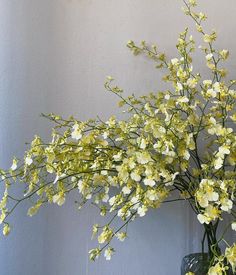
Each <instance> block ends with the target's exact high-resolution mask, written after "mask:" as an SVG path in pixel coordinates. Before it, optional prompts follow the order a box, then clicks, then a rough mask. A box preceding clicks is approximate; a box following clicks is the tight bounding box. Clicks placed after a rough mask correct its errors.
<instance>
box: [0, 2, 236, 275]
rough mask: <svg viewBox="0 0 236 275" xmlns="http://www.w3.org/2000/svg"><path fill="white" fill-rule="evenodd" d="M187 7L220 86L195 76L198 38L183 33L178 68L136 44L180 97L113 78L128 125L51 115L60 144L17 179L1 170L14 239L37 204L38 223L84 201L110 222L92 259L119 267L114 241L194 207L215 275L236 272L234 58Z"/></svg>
mask: <svg viewBox="0 0 236 275" xmlns="http://www.w3.org/2000/svg"><path fill="white" fill-rule="evenodd" d="M184 3H185V8H184V12H185V13H186V14H187V15H188V16H190V17H191V18H192V19H193V20H194V22H195V23H196V28H197V31H198V32H199V33H200V34H202V38H203V43H204V45H205V46H201V47H200V49H201V50H202V51H203V53H204V56H205V57H204V59H205V60H206V66H207V67H208V68H209V70H210V72H211V73H212V77H211V79H202V77H201V75H200V73H198V72H195V71H194V68H193V64H192V62H193V59H192V53H193V52H194V51H195V41H194V39H193V37H192V35H190V34H189V31H188V29H185V30H184V31H183V32H182V33H180V35H179V39H178V42H177V50H178V56H177V57H174V58H172V59H167V57H166V55H165V54H164V53H162V52H159V50H158V48H157V46H155V45H153V46H151V47H149V46H148V45H147V43H146V42H145V41H143V42H141V45H140V46H138V45H136V44H135V43H134V42H133V41H129V42H128V44H127V46H128V48H129V49H130V50H131V51H132V52H133V53H134V54H135V55H138V54H141V53H144V54H146V55H147V56H148V57H149V58H150V59H151V60H152V61H154V62H155V64H156V67H157V68H158V69H163V70H165V72H167V73H166V74H165V75H164V77H163V80H164V81H165V82H167V83H169V84H170V88H169V89H167V90H165V91H156V92H152V93H150V94H147V95H144V96H141V97H135V96H134V95H133V96H129V97H128V98H125V97H124V96H123V90H122V89H121V88H119V87H118V86H115V85H113V78H112V77H108V78H107V80H106V82H105V88H106V90H107V91H109V92H111V93H114V94H115V95H116V96H117V97H119V98H120V103H119V106H121V107H125V108H126V109H125V110H124V112H126V113H127V118H126V119H125V120H118V119H116V117H115V116H112V117H110V118H109V119H108V120H107V121H102V120H101V119H99V120H88V121H84V122H81V121H78V120H77V119H75V118H74V117H70V118H69V119H63V118H61V117H59V116H56V115H54V114H50V115H48V116H46V117H47V118H48V119H50V120H51V121H53V122H54V123H55V127H54V129H53V131H52V140H51V141H50V142H44V141H43V140H42V139H41V138H40V137H38V136H36V137H35V138H34V140H33V141H32V143H31V146H30V148H29V150H28V151H27V152H26V153H25V157H24V160H23V161H18V160H17V159H16V158H15V159H13V163H12V166H11V167H10V169H9V170H8V171H3V170H1V171H0V172H1V177H2V182H3V183H4V184H5V192H4V194H3V196H2V199H1V201H0V210H1V215H0V222H1V223H3V234H4V235H8V234H9V232H10V225H9V223H8V216H9V215H10V214H11V213H12V212H13V211H14V209H15V208H16V207H17V206H18V205H19V204H20V203H21V202H23V201H25V200H28V201H30V202H31V203H32V206H31V207H30V208H29V210H28V215H29V216H33V215H35V214H36V213H37V212H38V210H39V209H40V208H41V207H42V206H43V205H44V204H46V203H55V204H58V205H59V206H61V205H63V204H64V203H65V201H66V198H67V195H68V193H70V192H74V193H76V194H77V197H78V201H77V202H76V203H77V206H78V208H79V209H80V208H81V207H83V205H84V204H85V203H87V202H91V204H92V205H94V206H96V207H97V208H98V209H99V212H100V214H101V215H102V216H108V217H109V218H110V219H109V222H108V223H106V224H105V225H99V224H95V225H94V226H93V234H92V235H93V237H96V238H97V241H98V247H96V248H94V249H92V250H90V252H89V254H90V259H91V260H95V259H96V258H97V257H98V256H100V254H101V253H102V251H104V256H105V258H106V259H107V260H110V259H111V257H112V255H113V254H114V252H115V250H114V248H113V247H112V246H111V243H112V240H113V239H114V238H117V239H118V240H119V241H124V240H125V238H126V237H127V230H128V225H129V223H130V222H132V221H134V220H135V219H136V218H138V217H143V216H145V215H146V213H147V212H148V211H149V210H150V209H151V208H157V207H160V206H161V204H162V203H164V202H170V201H177V200H186V202H188V203H189V204H190V205H191V207H192V209H193V210H194V212H195V213H196V215H197V218H198V220H199V222H200V223H201V224H203V226H204V228H205V230H206V231H205V235H207V240H208V247H209V254H210V257H211V267H210V269H209V273H208V274H210V275H213V274H225V272H226V270H228V268H229V267H230V268H231V269H232V270H235V268H236V245H235V244H233V245H232V246H230V245H228V244H227V248H226V249H225V253H224V254H222V253H221V252H220V247H219V245H220V243H221V242H223V241H224V239H223V238H221V239H219V240H218V239H217V236H216V230H217V227H218V224H219V223H220V222H221V221H223V213H226V214H228V215H230V217H231V221H230V225H231V229H232V230H236V211H235V210H234V206H235V193H236V185H235V179H236V135H235V124H236V113H235V103H236V90H234V89H233V87H234V86H235V84H236V81H235V80H234V81H230V82H227V81H226V78H225V77H226V70H225V69H224V68H223V67H222V64H223V62H224V61H225V60H226V59H227V58H228V56H229V52H228V51H227V50H225V49H223V50H222V49H221V50H217V49H215V47H214V42H215V40H216V37H217V36H216V33H215V32H214V31H213V32H211V33H210V34H208V33H206V32H205V31H204V29H203V26H202V22H204V21H205V20H206V15H204V14H203V13H201V12H200V13H196V12H195V11H193V8H194V7H195V6H196V1H195V0H189V1H188V2H186V1H184ZM18 185H21V186H24V194H23V196H22V197H20V198H18V197H15V196H14V195H12V193H13V194H14V186H18ZM10 190H13V191H12V193H11V192H10ZM177 192H178V197H175V195H176V193H177ZM205 235H204V238H203V241H205ZM189 274H191V273H189Z"/></svg>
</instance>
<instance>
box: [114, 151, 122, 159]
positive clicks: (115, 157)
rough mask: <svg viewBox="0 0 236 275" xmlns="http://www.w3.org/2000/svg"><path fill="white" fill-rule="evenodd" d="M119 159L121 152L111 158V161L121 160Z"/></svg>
mask: <svg viewBox="0 0 236 275" xmlns="http://www.w3.org/2000/svg"><path fill="white" fill-rule="evenodd" d="M121 157H122V152H119V153H117V154H116V155H114V156H113V159H114V160H115V161H119V160H121Z"/></svg>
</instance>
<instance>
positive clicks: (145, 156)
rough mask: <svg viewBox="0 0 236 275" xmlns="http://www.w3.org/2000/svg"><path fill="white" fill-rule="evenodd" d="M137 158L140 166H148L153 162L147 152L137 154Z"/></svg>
mask: <svg viewBox="0 0 236 275" xmlns="http://www.w3.org/2000/svg"><path fill="white" fill-rule="evenodd" d="M136 156H137V162H138V163H140V164H146V163H148V162H149V161H151V160H152V159H151V157H150V155H149V154H148V153H147V152H143V153H140V152H139V153H137V154H136Z"/></svg>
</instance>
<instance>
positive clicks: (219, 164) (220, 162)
mask: <svg viewBox="0 0 236 275" xmlns="http://www.w3.org/2000/svg"><path fill="white" fill-rule="evenodd" d="M223 163H224V161H223V159H222V158H217V159H216V160H215V161H214V167H215V169H220V168H221V167H222V165H223Z"/></svg>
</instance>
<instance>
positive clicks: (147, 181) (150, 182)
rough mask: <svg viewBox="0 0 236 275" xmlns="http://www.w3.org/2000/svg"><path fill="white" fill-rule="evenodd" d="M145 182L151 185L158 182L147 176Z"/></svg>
mask: <svg viewBox="0 0 236 275" xmlns="http://www.w3.org/2000/svg"><path fill="white" fill-rule="evenodd" d="M143 182H144V184H145V185H147V186H151V187H153V186H154V185H155V184H156V182H155V181H154V180H153V179H151V178H150V179H148V178H146V179H145V180H144V181H143Z"/></svg>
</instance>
